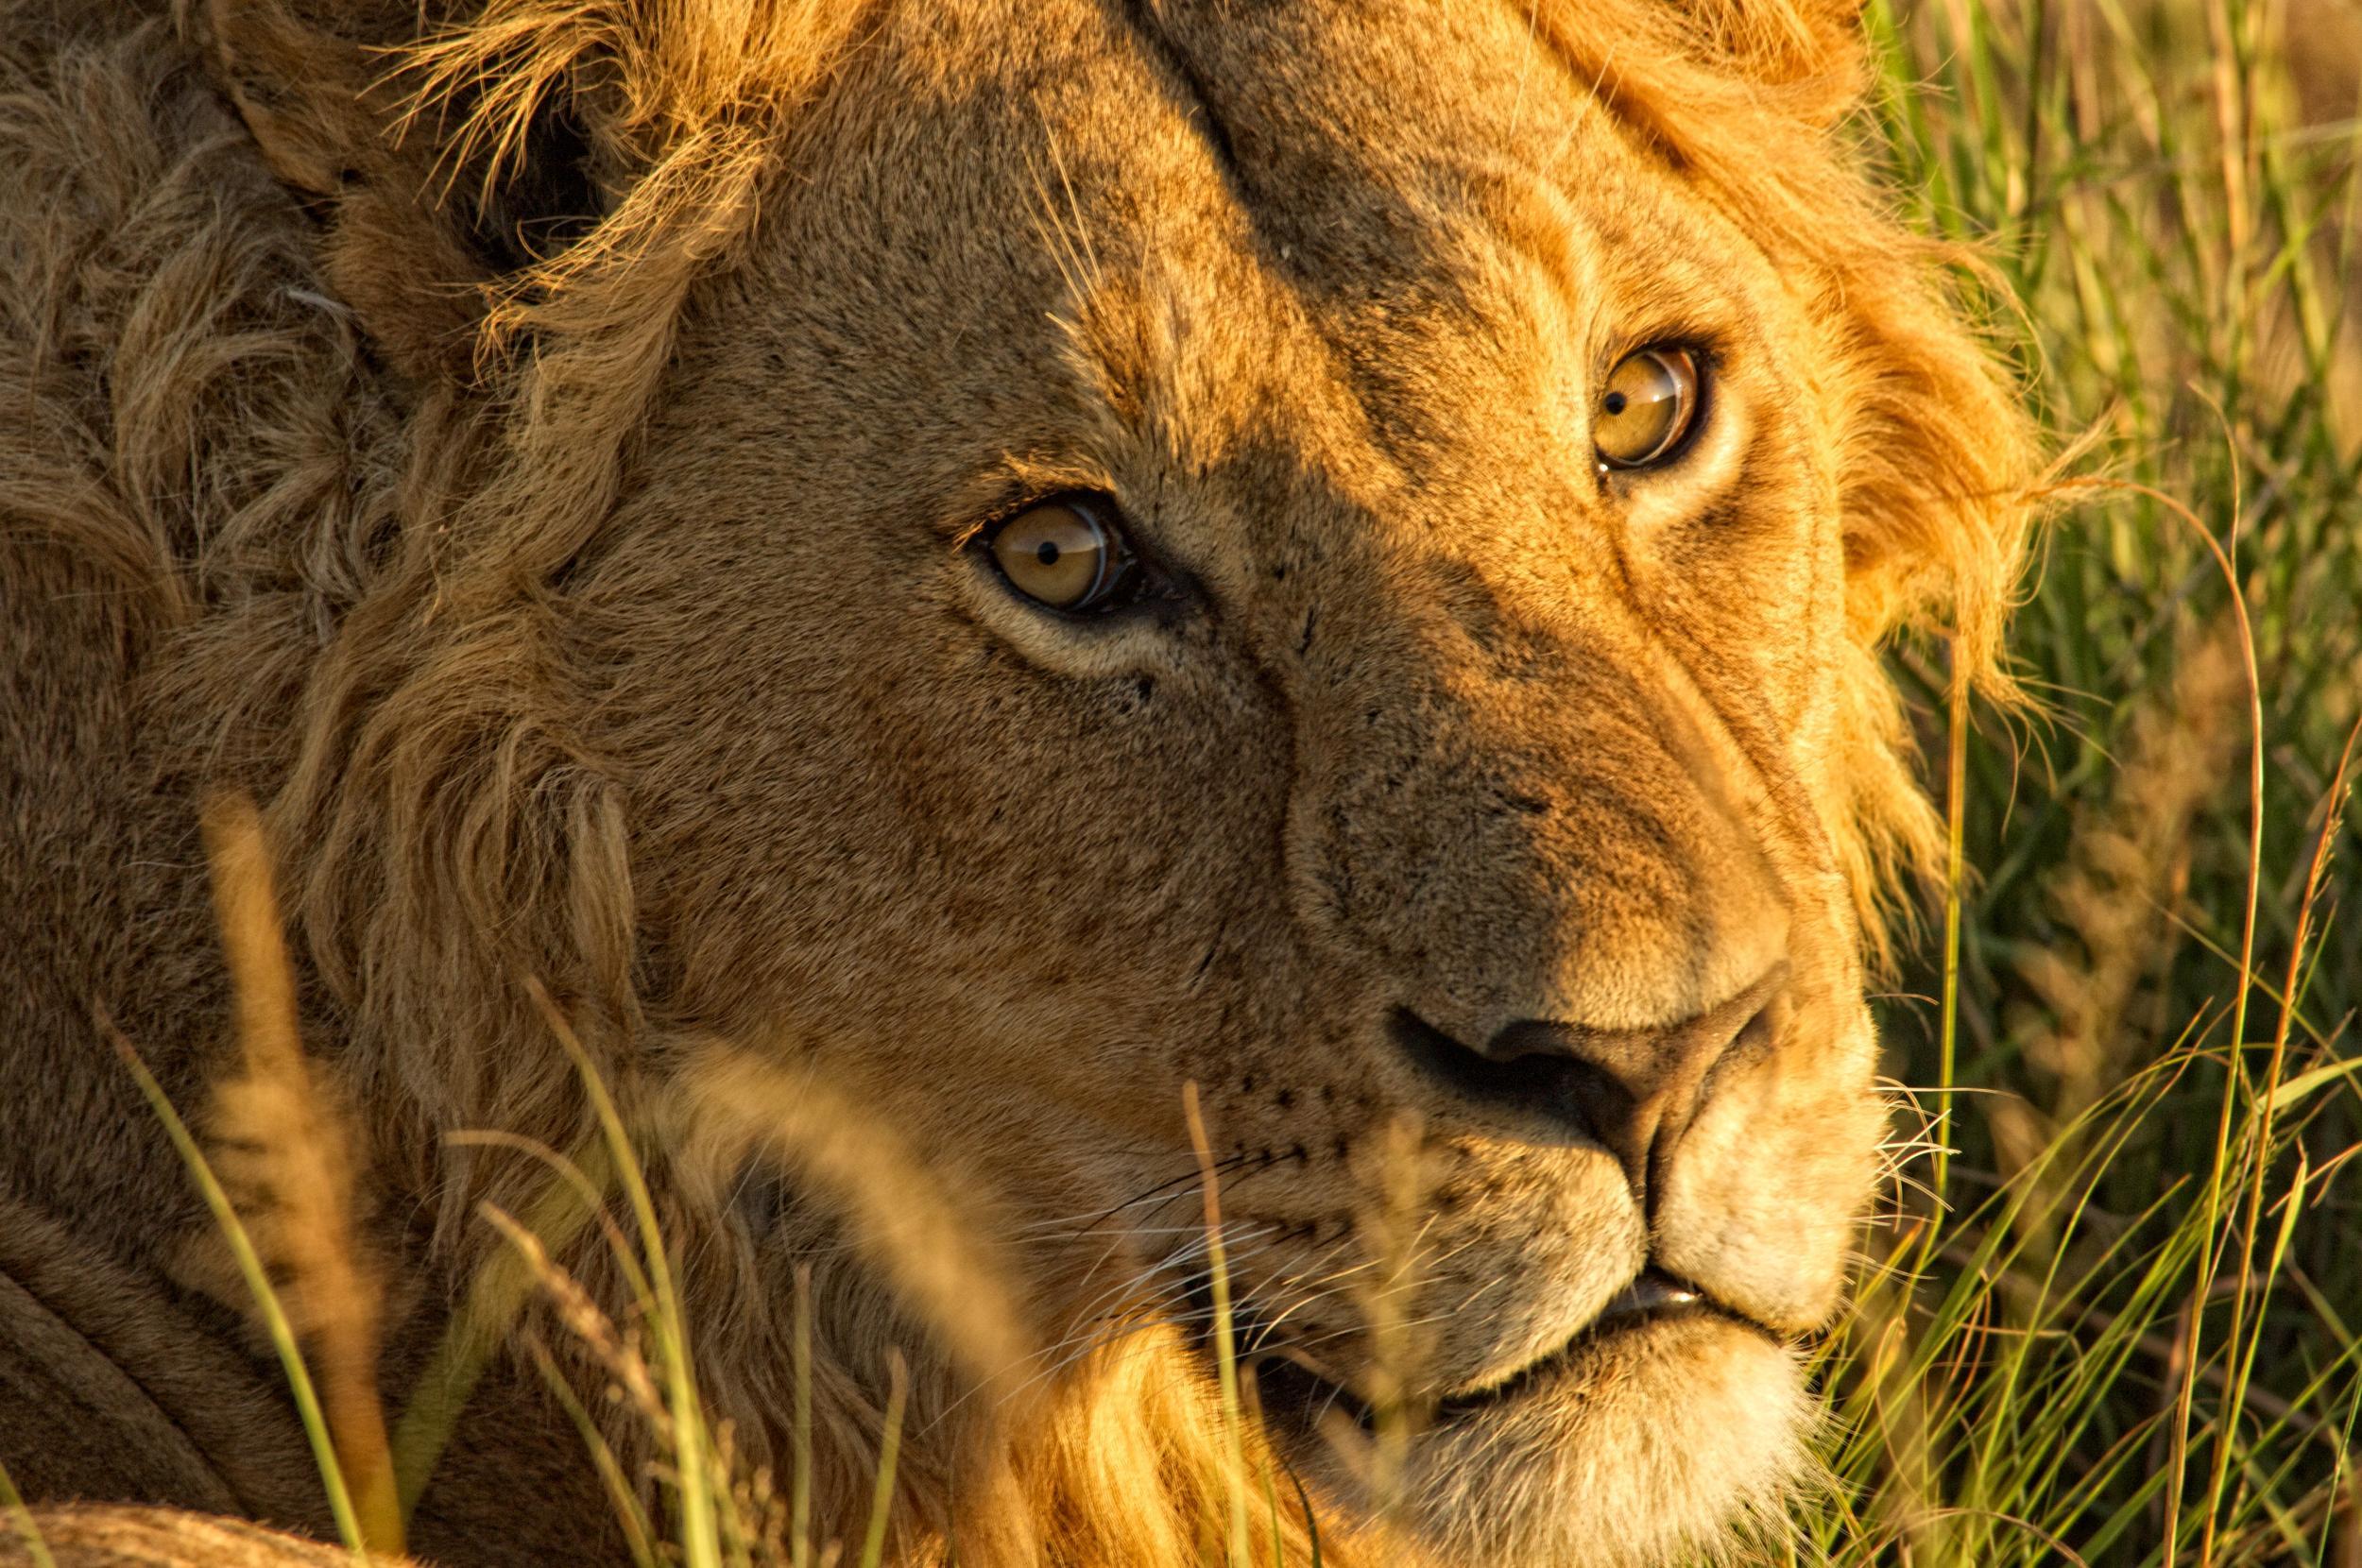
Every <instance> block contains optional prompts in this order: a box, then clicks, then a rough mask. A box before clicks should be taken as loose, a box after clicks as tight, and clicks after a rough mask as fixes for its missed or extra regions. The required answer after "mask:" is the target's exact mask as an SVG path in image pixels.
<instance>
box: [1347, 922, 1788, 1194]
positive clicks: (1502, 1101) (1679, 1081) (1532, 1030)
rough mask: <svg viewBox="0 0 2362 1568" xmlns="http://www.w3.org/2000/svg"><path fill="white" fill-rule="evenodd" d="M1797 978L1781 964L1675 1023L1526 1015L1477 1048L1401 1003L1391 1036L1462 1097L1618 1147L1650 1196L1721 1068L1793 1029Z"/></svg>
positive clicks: (1638, 1188)
mask: <svg viewBox="0 0 2362 1568" xmlns="http://www.w3.org/2000/svg"><path fill="white" fill-rule="evenodd" d="M1788 980H1789V975H1788V965H1787V964H1786V963H1777V964H1774V965H1773V966H1772V968H1771V969H1770V970H1769V971H1767V972H1766V973H1765V974H1763V975H1762V976H1761V977H1759V978H1758V979H1757V980H1756V981H1755V982H1754V984H1753V985H1750V986H1748V987H1747V988H1746V989H1745V990H1743V991H1741V992H1739V993H1738V994H1737V995H1736V996H1734V997H1729V998H1728V999H1726V1000H1725V1001H1723V1002H1722V1003H1720V1005H1718V1006H1715V1007H1712V1008H1709V1009H1707V1010H1706V1011H1705V1012H1703V1013H1701V1014H1697V1015H1695V1016H1694V1017H1691V1018H1688V1019H1686V1020H1684V1021H1683V1022H1681V1023H1678V1024H1675V1025H1672V1026H1670V1027H1669V1028H1664V1029H1636V1030H1602V1029H1591V1028H1587V1027H1585V1026H1583V1025H1582V1024H1578V1023H1571V1022H1567V1021H1566V1020H1563V1019H1553V1018H1521V1019H1518V1020H1517V1021H1516V1022H1515V1023H1511V1024H1508V1025H1505V1026H1503V1027H1502V1028H1500V1029H1498V1030H1497V1031H1494V1033H1493V1035H1492V1037H1491V1038H1490V1039H1488V1040H1486V1041H1485V1042H1484V1044H1483V1045H1482V1046H1481V1047H1477V1046H1471V1045H1468V1044H1465V1043H1463V1042H1462V1041H1460V1040H1458V1039H1456V1038H1454V1037H1453V1036H1451V1035H1449V1034H1447V1033H1446V1032H1445V1031H1442V1030H1440V1029H1437V1028H1436V1027H1435V1026H1434V1025H1432V1024H1430V1023H1429V1022H1428V1021H1427V1020H1426V1019H1424V1018H1422V1017H1420V1016H1419V1015H1418V1014H1416V1013H1414V1012H1412V1011H1411V1010H1410V1009H1409V1008H1398V1009H1396V1010H1395V1014H1394V1017H1393V1019H1392V1024H1391V1032H1392V1033H1393V1035H1394V1038H1395V1043H1396V1044H1397V1045H1398V1046H1400V1047H1401V1048H1402V1049H1403V1050H1404V1052H1405V1054H1407V1055H1408V1056H1409V1057H1410V1058H1411V1060H1412V1063H1413V1064H1414V1065H1417V1066H1418V1067H1419V1068H1420V1069H1421V1070H1422V1071H1423V1072H1424V1073H1425V1074H1426V1076H1427V1077H1429V1079H1430V1080H1432V1081H1434V1082H1438V1083H1440V1084H1442V1085H1444V1086H1446V1087H1447V1088H1448V1089H1450V1090H1452V1091H1453V1092H1455V1093H1456V1094H1457V1095H1458V1096H1459V1097H1461V1098H1462V1099H1466V1100H1469V1101H1472V1102H1474V1103H1476V1104H1479V1105H1483V1106H1488V1107H1492V1108H1494V1109H1496V1110H1498V1111H1499V1112H1504V1113H1508V1114H1509V1115H1510V1116H1513V1117H1515V1118H1518V1119H1524V1118H1529V1117H1532V1116H1535V1115H1537V1114H1539V1115H1541V1116H1547V1117H1549V1118H1550V1119H1551V1120H1553V1121H1555V1122H1557V1123H1559V1124H1560V1125H1563V1126H1569V1127H1571V1128H1573V1129H1575V1130H1577V1131H1579V1132H1581V1133H1583V1135H1585V1136H1587V1137H1589V1138H1590V1139H1591V1140H1592V1141H1594V1142H1596V1143H1598V1144H1599V1145H1600V1147H1602V1148H1604V1149H1606V1150H1608V1151H1609V1152H1610V1153H1612V1154H1614V1155H1615V1156H1616V1159H1617V1163H1618V1164H1620V1165H1622V1166H1623V1167H1624V1170H1625V1173H1626V1175H1627V1177H1628V1178H1629V1179H1630V1180H1631V1183H1632V1185H1633V1189H1634V1191H1635V1193H1642V1192H1645V1191H1646V1190H1647V1189H1648V1187H1649V1185H1650V1181H1649V1178H1650V1175H1651V1173H1652V1167H1656V1166H1658V1165H1660V1164H1661V1163H1662V1161H1663V1159H1664V1157H1665V1154H1666V1153H1667V1151H1668V1150H1669V1149H1670V1147H1671V1145H1672V1144H1673V1143H1674V1142H1675V1141H1677V1140H1678V1139H1679V1138H1680V1136H1681V1134H1682V1133H1683V1132H1685V1131H1686V1129H1687V1127H1688V1124H1689V1121H1690V1119H1691V1117H1692V1116H1693V1115H1694V1114H1695V1112H1696V1110H1697V1107H1698V1104H1699V1102H1700V1101H1701V1100H1702V1099H1703V1096H1704V1093H1705V1090H1706V1088H1707V1085H1708V1081H1709V1079H1710V1077H1711V1075H1712V1072H1713V1069H1714V1067H1715V1065H1716V1064H1717V1063H1719V1062H1720V1061H1721V1060H1722V1059H1723V1058H1724V1057H1725V1056H1726V1055H1729V1054H1732V1053H1737V1054H1741V1055H1754V1054H1755V1053H1757V1052H1759V1051H1763V1050H1768V1049H1770V1048H1772V1047H1774V1046H1775V1045H1776V1044H1777V1043H1778V1042H1779V1040H1780V1039H1781V1038H1782V1037H1783V1036H1785V1035H1786V1034H1787V1032H1788V1031H1789V1017H1790V1014H1791V1012H1792V1005H1793V1004H1792V1003H1791V1001H1790V1000H1789V985H1788Z"/></svg>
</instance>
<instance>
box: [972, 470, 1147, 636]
mask: <svg viewBox="0 0 2362 1568" xmlns="http://www.w3.org/2000/svg"><path fill="white" fill-rule="evenodd" d="M1113 511H1114V508H1113V506H1112V505H1111V504H1109V503H1105V502H1103V501H1095V500H1091V499H1089V498H1086V497H1080V496H1066V497H1061V498H1059V499H1058V500H1055V501H1045V502H1041V503H1037V504H1036V505H1032V506H1028V507H1027V508H1025V510H1023V511H1022V512H1019V513H1018V514H1016V515H1015V516H1014V517H1012V518H1010V519H1009V520H1007V521H1005V522H1003V523H1001V525H1000V526H999V527H997V528H995V529H994V530H993V531H992V533H991V535H990V536H989V537H988V538H987V539H986V541H985V542H986V547H987V548H988V549H990V550H991V552H992V558H993V561H994V563H995V564H996V565H998V566H999V567H1000V568H1001V575H1002V576H1003V577H1006V578H1007V579H1008V581H1009V586H1010V587H1011V588H1015V589H1017V591H1018V592H1019V593H1021V594H1023V595H1024V596H1025V597H1026V598H1028V599H1031V600H1034V601H1035V602H1036V603H1037V604H1043V605H1049V606H1050V607H1051V608H1052V609H1054V610H1067V611H1070V612H1074V613H1083V614H1088V613H1090V612H1092V611H1097V610H1111V609H1117V608H1120V607H1121V606H1122V605H1125V604H1127V603H1129V602H1130V600H1131V599H1132V598H1133V597H1135V593H1134V590H1135V588H1137V586H1138V577H1139V562H1138V557H1136V556H1135V555H1134V554H1133V553H1132V547H1131V545H1130V544H1129V543H1128V542H1127V541H1126V540H1125V538H1124V537H1123V531H1122V530H1121V529H1120V528H1118V527H1117V526H1116V525H1115V523H1114V522H1113V520H1111V514H1112V513H1113Z"/></svg>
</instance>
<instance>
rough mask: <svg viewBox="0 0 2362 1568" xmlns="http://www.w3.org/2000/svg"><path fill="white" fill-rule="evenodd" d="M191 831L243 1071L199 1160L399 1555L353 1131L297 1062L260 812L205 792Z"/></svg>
mask: <svg viewBox="0 0 2362 1568" xmlns="http://www.w3.org/2000/svg"><path fill="white" fill-rule="evenodd" d="M203 825H204V834H205V847H206V853H207V856H208V859H209V861H210V862H211V865H212V870H213V885H214V912H215V914H216V917H217V918H218V920H219V922H220V925H221V940H222V948H223V952H224V954H225V956H226V957H227V959H228V962H229V966H230V975H231V982H232V986H233V989H234V992H235V995H236V1008H237V1038H238V1046H239V1063H240V1069H241V1070H240V1071H239V1073H238V1074H237V1075H236V1076H234V1077H232V1078H230V1079H228V1080H227V1081H225V1082H222V1083H221V1084H219V1085H218V1086H217V1087H216V1089H215V1091H214V1104H213V1117H212V1126H211V1132H212V1133H213V1137H212V1144H213V1147H212V1149H211V1150H210V1159H211V1162H212V1164H213V1166H214V1170H215V1171H216V1172H217V1173H218V1175H219V1177H220V1179H221V1181H222V1183H223V1185H224V1186H225V1187H227V1188H228V1190H229V1191H230V1192H231V1194H232V1196H233V1201H234V1202H235V1203H236V1206H237V1209H238V1212H239V1214H240V1216H241V1217H242V1218H243V1219H244V1221H245V1223H246V1226H247V1228H248V1232H249V1233H250V1234H251V1236H253V1238H254V1243H255V1247H256V1250H257V1252H258V1253H259V1254H260V1255H261V1257H262V1259H263V1261H264V1263H265V1266H266V1267H267V1268H268V1269H269V1270H270V1272H271V1275H272V1277H273V1279H274V1281H275V1283H276V1287H277V1290H278V1294H279V1296H280V1299H281V1301H282V1303H283V1304H284V1306H285V1308H286V1311H287V1314H288V1318H289V1321H291V1322H292V1323H293V1324H294V1326H295V1328H296V1331H297V1333H298V1334H299V1335H300V1338H301V1339H302V1340H303V1342H304V1344H305V1346H306V1350H307V1353H308V1355H309V1357H310V1359H311V1361H312V1363H313V1365H314V1366H315V1368H316V1369H317V1375H318V1379H319V1383H320V1391H321V1404H322V1406H323V1408H324V1410H325V1412H326V1415H327V1419H328V1426H329V1431H330V1435H331V1438H332V1440H333V1441H334V1446H335V1451H336V1458H337V1463H338V1465H339V1467H340V1468H341V1469H342V1470H343V1472H344V1474H345V1476H346V1478H347V1481H348V1483H349V1484H350V1486H351V1491H352V1498H353V1504H354V1508H355V1510H356V1512H357V1514H358V1516H359V1520H360V1524H361V1530H362V1535H363V1538H364V1539H365V1541H366V1542H368V1546H369V1548H370V1549H371V1550H372V1551H376V1552H384V1553H386V1554H389V1555H394V1554H399V1553H400V1552H401V1550H402V1512H401V1507H400V1503H399V1500H398V1496H397V1493H396V1491H395V1486H394V1472H393V1464H392V1460H391V1457H390V1455H389V1451H388V1448H387V1444H386V1440H385V1414H384V1411H383V1409H382V1407H381V1406H380V1405H379V1402H378V1394H377V1352H378V1343H379V1334H380V1331H381V1328H382V1321H381V1317H380V1313H381V1309H382V1305H383V1302H384V1276H383V1274H382V1272H381V1270H379V1269H378V1267H377V1266H376V1264H375V1262H374V1260H373V1259H372V1258H371V1256H370V1254H369V1253H368V1249H367V1248H366V1247H365V1246H364V1245H363V1243H362V1240H361V1237H360V1236H359V1234H358V1216H359V1213H360V1202H361V1171H362V1168H363V1165H364V1162H363V1160H362V1158H361V1156H360V1150H361V1148H362V1140H361V1132H360V1128H359V1126H358V1124H357V1123H356V1121H355V1120H354V1118H353V1116H351V1112H350V1110H349V1109H348V1108H347V1106H346V1105H345V1104H344V1102H343V1100H342V1099H341V1097H340V1096H339V1095H338V1094H337V1092H336V1091H335V1089H334V1086H333V1085H332V1084H330V1083H329V1082H327V1080H326V1079H325V1078H324V1077H323V1075H321V1074H320V1073H319V1072H318V1071H317V1070H316V1068H315V1066H314V1065H313V1063H312V1062H311V1060H310V1059H309V1058H308V1057H306V1056H305V1054H304V1051H303V1042H302V1036H301V1033H300V1029H299V1026H298V1022H297V1008H296V990H295V971H294V967H293V965H292V964H291V963H289V961H288V957H287V950H286V945H285V941H284V938H283V937H282V933H281V928H280V923H279V907H278V901H277V899H276V897H275V896H274V895H273V893H272V889H271V873H270V860H269V852H268V850H267V848H266V846H265V843H264V838H263V824H262V817H261V814H260V813H259V812H258V811H257V810H255V807H254V803H253V801H251V800H250V799H248V797H247V796H245V795H243V794H223V795H216V796H214V797H213V798H212V799H211V800H209V801H208V802H207V803H206V806H205V810H204V818H203Z"/></svg>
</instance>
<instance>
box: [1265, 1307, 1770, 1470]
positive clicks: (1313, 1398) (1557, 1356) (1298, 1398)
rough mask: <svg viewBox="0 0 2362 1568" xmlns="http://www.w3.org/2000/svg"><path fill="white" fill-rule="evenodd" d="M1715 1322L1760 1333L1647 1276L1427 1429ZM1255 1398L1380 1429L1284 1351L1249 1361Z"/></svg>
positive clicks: (1299, 1418)
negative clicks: (1612, 1351) (1671, 1326)
mask: <svg viewBox="0 0 2362 1568" xmlns="http://www.w3.org/2000/svg"><path fill="white" fill-rule="evenodd" d="M1706 1317H1713V1318H1719V1319H1722V1320H1725V1321H1730V1322H1733V1323H1736V1324H1738V1325H1741V1326H1744V1327H1747V1328H1753V1329H1756V1330H1757V1331H1758V1332H1768V1331H1766V1330H1763V1329H1762V1327H1761V1325H1760V1324H1757V1323H1755V1322H1754V1321H1752V1320H1750V1319H1746V1318H1742V1317H1739V1316H1738V1315H1737V1314H1735V1313H1733V1312H1731V1311H1729V1310H1728V1309H1726V1308H1724V1307H1722V1306H1720V1305H1718V1304H1716V1303H1714V1302H1713V1301H1712V1300H1710V1299H1709V1298H1708V1297H1707V1296H1706V1294H1705V1293H1704V1292H1703V1291H1702V1290H1700V1289H1699V1288H1698V1287H1696V1286H1693V1285H1691V1284H1689V1283H1688V1282H1687V1281H1686V1280H1681V1279H1676V1278H1675V1277H1674V1276H1672V1275H1670V1274H1668V1273H1665V1272H1663V1271H1662V1270H1656V1269H1648V1270H1642V1271H1641V1273H1640V1274H1639V1275H1638V1276H1637V1277H1636V1278H1635V1279H1634V1280H1633V1282H1632V1283H1631V1284H1630V1285H1628V1286H1626V1287H1624V1288H1623V1289H1622V1290H1620V1291H1618V1292H1617V1294H1616V1296H1615V1297H1614V1298H1613V1299H1611V1300H1610V1301H1609V1302H1608V1304H1606V1305H1605V1306H1603V1307H1601V1308H1600V1312H1599V1314H1598V1316H1596V1317H1594V1318H1593V1319H1592V1320H1591V1321H1589V1322H1587V1323H1585V1324H1584V1325H1583V1327H1582V1328H1581V1329H1579V1330H1577V1331H1576V1332H1575V1334H1574V1335H1573V1336H1572V1337H1570V1338H1568V1339H1567V1340H1566V1343H1565V1344H1563V1345H1560V1346H1559V1347H1558V1348H1557V1349H1556V1350H1553V1351H1550V1352H1549V1353H1548V1354H1546V1355H1542V1356H1540V1357H1538V1358H1536V1359H1535V1360H1532V1361H1530V1362H1528V1363H1527V1364H1526V1365H1525V1366H1523V1367H1520V1368H1518V1369H1517V1370H1516V1371H1515V1372H1511V1373H1510V1374H1509V1375H1508V1376H1506V1377H1503V1378H1500V1379H1498V1380H1497V1381H1495V1382H1492V1383H1488V1384H1485V1385H1483V1386H1481V1387H1479V1388H1474V1389H1463V1390H1462V1391H1461V1392H1458V1393H1454V1394H1451V1395H1449V1396H1447V1397H1446V1398H1445V1399H1442V1400H1439V1401H1437V1402H1436V1403H1435V1404H1433V1405H1431V1406H1427V1408H1426V1410H1425V1412H1424V1414H1425V1418H1426V1421H1427V1423H1429V1424H1433V1425H1437V1426H1448V1425H1454V1424H1458V1423H1463V1422H1467V1421H1472V1420H1476V1419H1480V1418H1481V1417H1482V1416H1483V1415H1485V1414H1486V1413H1487V1412H1488V1411H1491V1410H1495V1409H1498V1408H1499V1407H1500V1406H1504V1405H1508V1404H1510V1403H1512V1402H1514V1401H1515V1400H1516V1399H1518V1398H1519V1397H1520V1396H1521V1395H1523V1394H1525V1393H1527V1392H1528V1391H1530V1390H1532V1389H1533V1388H1535V1387H1536V1386H1537V1385H1539V1384H1542V1383H1546V1382H1548V1381H1549V1379H1551V1378H1552V1377H1555V1376H1557V1375H1558V1374H1559V1373H1561V1372H1565V1371H1566V1369H1567V1368H1568V1367H1569V1366H1571V1365H1572V1364H1573V1363H1574V1362H1575V1361H1576V1360H1577V1359H1578V1358H1579V1357H1581V1356H1583V1355H1585V1354H1586V1353H1589V1352H1591V1351H1593V1350H1595V1349H1597V1348H1598V1347H1600V1346H1601V1345H1602V1344H1604V1343H1606V1342H1607V1341H1609V1340H1610V1339H1613V1338H1620V1337H1622V1336H1625V1335H1631V1334H1639V1333H1645V1332H1647V1331H1649V1330H1650V1329H1652V1328H1654V1327H1657V1326H1659V1325H1662V1324H1665V1323H1669V1322H1672V1321H1679V1320H1683V1319H1692V1318H1706ZM1250 1365H1251V1367H1252V1369H1253V1372H1254V1374H1255V1384H1256V1390H1257V1397H1258V1401H1259V1402H1260V1404H1261V1406H1262V1409H1263V1414H1264V1417H1265V1419H1266V1420H1271V1419H1273V1418H1277V1419H1278V1420H1279V1421H1280V1422H1281V1423H1284V1424H1285V1425H1286V1426H1288V1427H1290V1428H1292V1429H1294V1430H1297V1431H1299V1432H1303V1433H1307V1434H1309V1433H1310V1432H1312V1431H1315V1430H1317V1429H1318V1428H1319V1426H1320V1425H1321V1423H1324V1422H1326V1421H1327V1420H1329V1419H1330V1417H1331V1416H1332V1414H1334V1415H1342V1416H1344V1417H1345V1418H1346V1419H1348V1420H1350V1421H1352V1422H1353V1423H1355V1424H1356V1425H1358V1426H1361V1428H1362V1429H1364V1430H1375V1429H1376V1427H1377V1424H1378V1410H1377V1408H1376V1407H1375V1406H1373V1405H1372V1404H1371V1403H1370V1402H1369V1401H1368V1400H1366V1399H1364V1398H1362V1397H1361V1395H1359V1394H1357V1393H1355V1392H1354V1391H1353V1390H1352V1389H1349V1388H1348V1387H1346V1386H1345V1385H1344V1383H1342V1382H1339V1381H1337V1380H1336V1379H1334V1378H1332V1377H1330V1376H1329V1375H1327V1374H1326V1373H1324V1372H1319V1371H1316V1370H1314V1369H1313V1368H1311V1367H1309V1366H1307V1365H1306V1364H1304V1362H1303V1361H1301V1360H1300V1359H1298V1358H1296V1357H1294V1356H1292V1355H1288V1354H1286V1353H1285V1352H1284V1351H1273V1352H1270V1353H1267V1354H1264V1355H1258V1356H1256V1357H1254V1358H1253V1359H1252V1361H1251V1362H1250Z"/></svg>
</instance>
